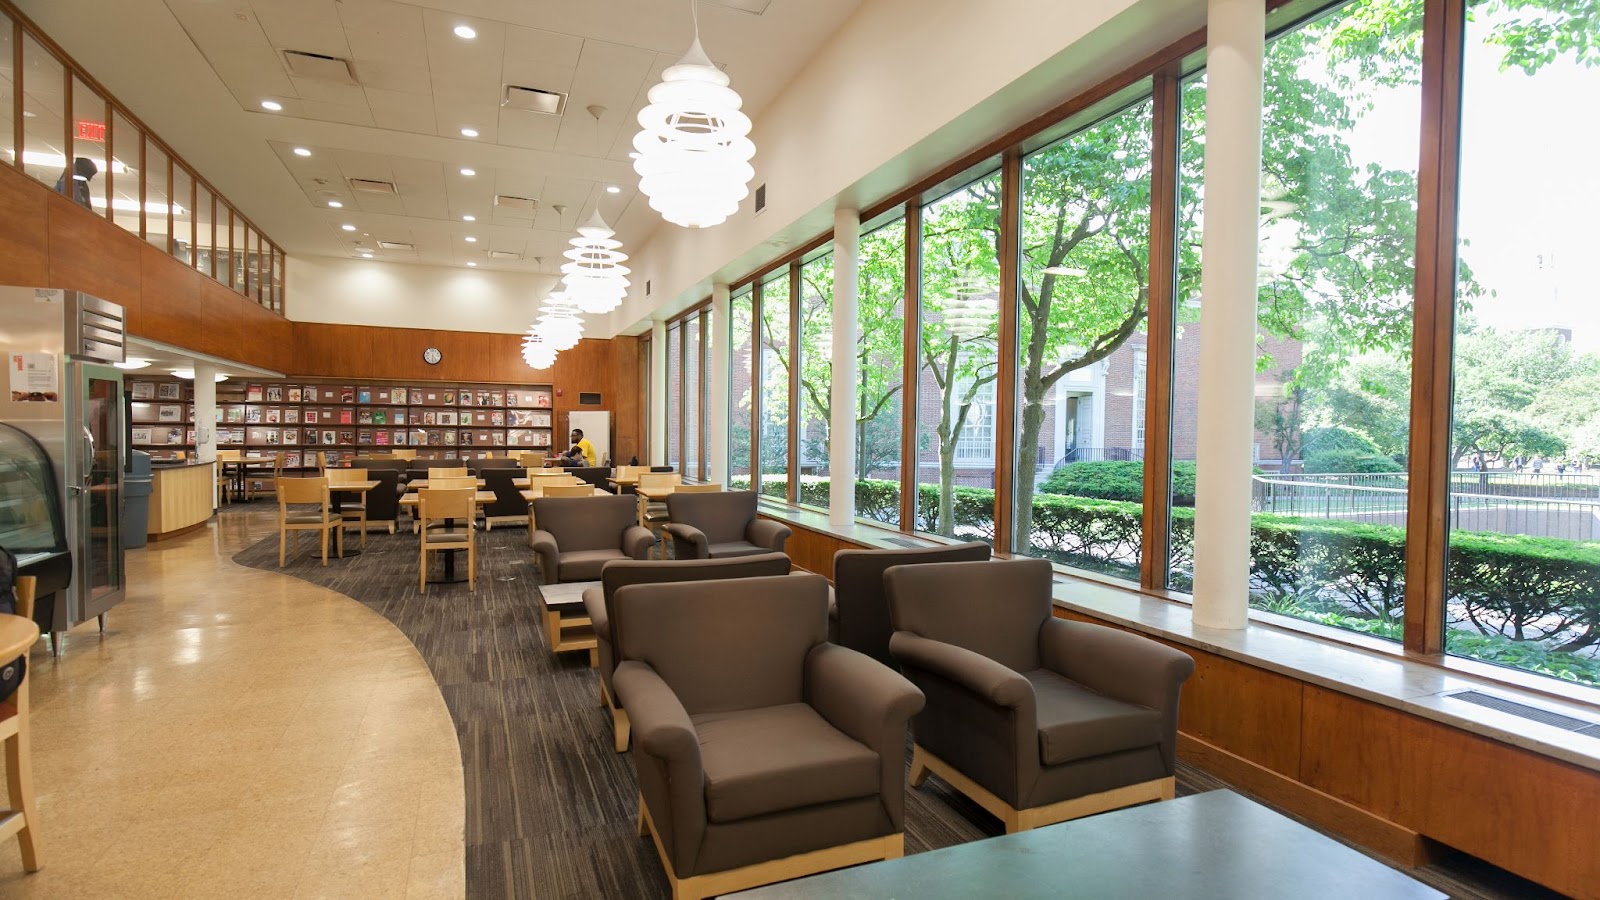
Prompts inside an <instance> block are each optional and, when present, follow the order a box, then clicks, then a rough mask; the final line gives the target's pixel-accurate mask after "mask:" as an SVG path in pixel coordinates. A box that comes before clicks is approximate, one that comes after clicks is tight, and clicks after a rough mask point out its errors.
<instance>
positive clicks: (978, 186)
mask: <svg viewBox="0 0 1600 900" xmlns="http://www.w3.org/2000/svg"><path fill="white" fill-rule="evenodd" d="M921 239H922V246H921V251H922V252H921V256H922V271H921V279H922V304H921V306H922V321H921V322H920V323H919V324H920V340H919V356H920V358H919V360H918V384H917V390H918V397H917V475H916V484H917V503H916V514H917V528H918V529H919V530H921V531H927V532H932V533H934V534H939V535H943V536H945V537H960V538H963V539H968V540H972V539H977V540H986V541H993V540H994V486H995V467H994V431H993V426H992V424H991V425H990V426H989V427H988V437H987V438H986V439H982V444H983V446H981V447H980V446H976V445H975V444H974V440H975V439H974V438H973V437H972V436H970V435H968V434H967V431H968V428H969V427H972V428H978V427H981V426H983V424H984V422H983V419H984V417H985V416H986V415H991V414H992V412H993V409H994V404H993V402H992V400H991V402H989V403H988V404H985V403H984V402H982V401H983V400H984V399H985V398H992V397H993V387H992V385H993V384H994V382H995V380H996V379H997V378H999V376H1000V357H999V349H998V338H999V296H1000V253H999V241H1000V173H998V172H995V173H994V174H992V175H989V176H987V177H984V178H980V179H978V180H977V181H974V182H972V183H971V184H968V185H966V186H965V187H962V188H959V189H957V190H955V191H953V192H951V193H949V194H947V195H945V196H944V197H941V198H939V199H938V200H935V201H934V202H932V203H929V204H927V205H926V206H924V207H923V208H922V234H921ZM963 438H965V439H966V443H963ZM958 448H961V449H962V450H964V453H965V455H966V457H967V458H968V459H971V458H972V457H974V456H978V455H982V456H983V458H984V460H986V461H985V462H979V463H964V462H963V461H962V460H961V459H960V458H959V457H960V456H962V455H963V454H962V453H960V452H958ZM984 450H987V451H988V452H987V454H983V452H982V451H984Z"/></svg>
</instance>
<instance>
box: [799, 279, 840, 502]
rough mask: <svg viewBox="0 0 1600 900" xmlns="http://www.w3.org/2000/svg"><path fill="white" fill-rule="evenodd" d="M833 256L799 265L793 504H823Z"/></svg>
mask: <svg viewBox="0 0 1600 900" xmlns="http://www.w3.org/2000/svg"><path fill="white" fill-rule="evenodd" d="M832 390H833V254H831V253H827V254H823V255H822V256H818V257H816V258H815V259H812V260H810V261H809V262H806V263H805V264H803V265H802V266H800V409H801V416H800V484H799V486H798V488H797V490H798V491H799V493H798V499H799V501H800V502H801V503H805V504H809V505H812V506H821V507H826V506H827V505H828V481H827V479H828V444H829V441H828V429H829V427H830V419H829V417H830V415H831V414H832V413H831V410H832V408H833V396H832V393H831V392H832Z"/></svg>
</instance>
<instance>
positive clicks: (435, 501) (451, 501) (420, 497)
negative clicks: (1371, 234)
mask: <svg viewBox="0 0 1600 900" xmlns="http://www.w3.org/2000/svg"><path fill="white" fill-rule="evenodd" d="M429 484H430V486H429V488H428V489H427V490H425V491H419V492H417V518H419V519H421V520H422V521H423V522H424V523H426V522H428V521H430V520H433V519H460V520H463V521H467V522H470V521H472V520H473V518H474V517H475V516H476V515H477V506H476V505H475V503H474V502H473V495H474V494H476V493H477V491H476V490H475V489H473V488H436V487H432V486H431V484H432V483H431V482H430V483H429Z"/></svg>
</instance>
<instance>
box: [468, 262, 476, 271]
mask: <svg viewBox="0 0 1600 900" xmlns="http://www.w3.org/2000/svg"><path fill="white" fill-rule="evenodd" d="M477 267H478V264H477V263H475V262H469V263H467V268H469V269H476V268H477Z"/></svg>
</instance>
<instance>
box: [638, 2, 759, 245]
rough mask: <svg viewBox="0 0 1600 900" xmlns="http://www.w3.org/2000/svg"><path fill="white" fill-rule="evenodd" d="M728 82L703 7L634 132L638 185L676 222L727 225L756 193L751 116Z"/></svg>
mask: <svg viewBox="0 0 1600 900" xmlns="http://www.w3.org/2000/svg"><path fill="white" fill-rule="evenodd" d="M690 9H691V10H694V3H693V0H691V3H690ZM729 83H730V82H729V79H728V76H727V74H726V73H724V72H723V71H722V70H721V69H719V68H717V67H716V65H715V64H713V63H712V62H711V60H710V58H708V57H707V56H706V52H705V50H704V48H702V47H701V46H700V22H699V17H698V14H696V17H695V29H694V43H692V44H690V45H689V52H688V53H685V54H684V56H683V58H682V59H680V60H678V62H677V64H676V65H673V66H670V67H669V68H668V69H667V70H666V71H665V72H663V73H662V74H661V83H660V84H658V85H656V86H655V87H653V88H651V89H650V94H649V97H650V103H649V105H648V106H646V107H645V108H644V109H642V110H640V111H639V128H640V130H639V133H638V134H637V135H635V136H634V138H633V148H634V150H635V151H637V155H636V156H635V158H634V162H633V170H634V171H635V172H638V173H639V190H640V191H642V192H643V193H644V195H645V196H646V197H649V198H650V208H651V209H654V210H655V211H656V212H659V213H661V216H662V218H664V219H666V220H667V221H668V222H671V223H673V224H674V225H682V226H683V227H685V228H710V227H711V226H713V225H720V224H722V223H723V222H724V221H726V220H727V218H728V217H729V216H731V215H733V214H734V213H735V212H737V211H738V209H739V202H740V201H741V200H743V199H744V198H745V197H747V196H749V194H750V187H749V186H750V180H751V179H753V178H755V175H756V172H755V169H754V168H752V167H751V165H750V160H751V158H752V157H754V156H755V155H756V145H755V144H753V143H751V141H750V138H749V134H750V117H749V116H747V115H745V114H744V113H743V112H741V111H740V110H739V107H741V106H742V105H744V100H743V99H742V98H741V97H740V96H739V94H738V92H737V91H735V90H734V89H733V88H731V87H729V86H728V85H729Z"/></svg>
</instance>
